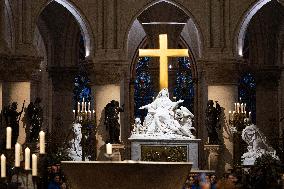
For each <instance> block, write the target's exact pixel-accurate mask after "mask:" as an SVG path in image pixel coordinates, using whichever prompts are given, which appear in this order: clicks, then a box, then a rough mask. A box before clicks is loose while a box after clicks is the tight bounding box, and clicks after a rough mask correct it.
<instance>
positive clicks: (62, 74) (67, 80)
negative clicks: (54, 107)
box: [47, 67, 78, 91]
mask: <svg viewBox="0 0 284 189" xmlns="http://www.w3.org/2000/svg"><path fill="white" fill-rule="evenodd" d="M47 70H48V73H49V77H51V78H52V85H53V87H54V90H55V91H57V90H59V91H62V90H67V91H72V90H73V87H74V78H75V76H76V74H77V73H78V68H77V67H48V69H47Z"/></svg>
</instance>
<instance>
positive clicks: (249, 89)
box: [238, 73, 256, 124]
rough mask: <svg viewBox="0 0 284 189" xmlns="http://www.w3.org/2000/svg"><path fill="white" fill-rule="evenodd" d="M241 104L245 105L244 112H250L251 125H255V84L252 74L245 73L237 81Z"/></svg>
mask: <svg viewBox="0 0 284 189" xmlns="http://www.w3.org/2000/svg"><path fill="white" fill-rule="evenodd" d="M238 91H239V92H238V93H239V94H238V95H239V99H241V100H240V101H241V103H246V111H247V112H251V119H252V123H254V124H255V123H256V82H255V78H254V76H253V74H251V73H245V74H244V75H243V76H242V77H241V79H240V81H239V89H238Z"/></svg>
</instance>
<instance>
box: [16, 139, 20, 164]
mask: <svg viewBox="0 0 284 189" xmlns="http://www.w3.org/2000/svg"><path fill="white" fill-rule="evenodd" d="M20 155H21V145H20V144H19V143H17V144H15V167H20Z"/></svg>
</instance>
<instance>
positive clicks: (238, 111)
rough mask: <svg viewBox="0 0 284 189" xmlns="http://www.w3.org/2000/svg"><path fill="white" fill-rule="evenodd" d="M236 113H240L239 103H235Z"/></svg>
mask: <svg viewBox="0 0 284 189" xmlns="http://www.w3.org/2000/svg"><path fill="white" fill-rule="evenodd" d="M237 113H240V103H237Z"/></svg>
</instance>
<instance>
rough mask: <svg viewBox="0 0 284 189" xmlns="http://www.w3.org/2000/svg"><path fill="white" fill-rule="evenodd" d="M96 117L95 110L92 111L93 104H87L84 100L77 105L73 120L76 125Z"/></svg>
mask: <svg viewBox="0 0 284 189" xmlns="http://www.w3.org/2000/svg"><path fill="white" fill-rule="evenodd" d="M94 117H95V110H94V109H92V110H91V102H85V99H84V98H83V101H82V102H78V103H77V110H73V118H74V122H75V123H82V122H84V121H88V120H90V121H91V120H93V118H94Z"/></svg>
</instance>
